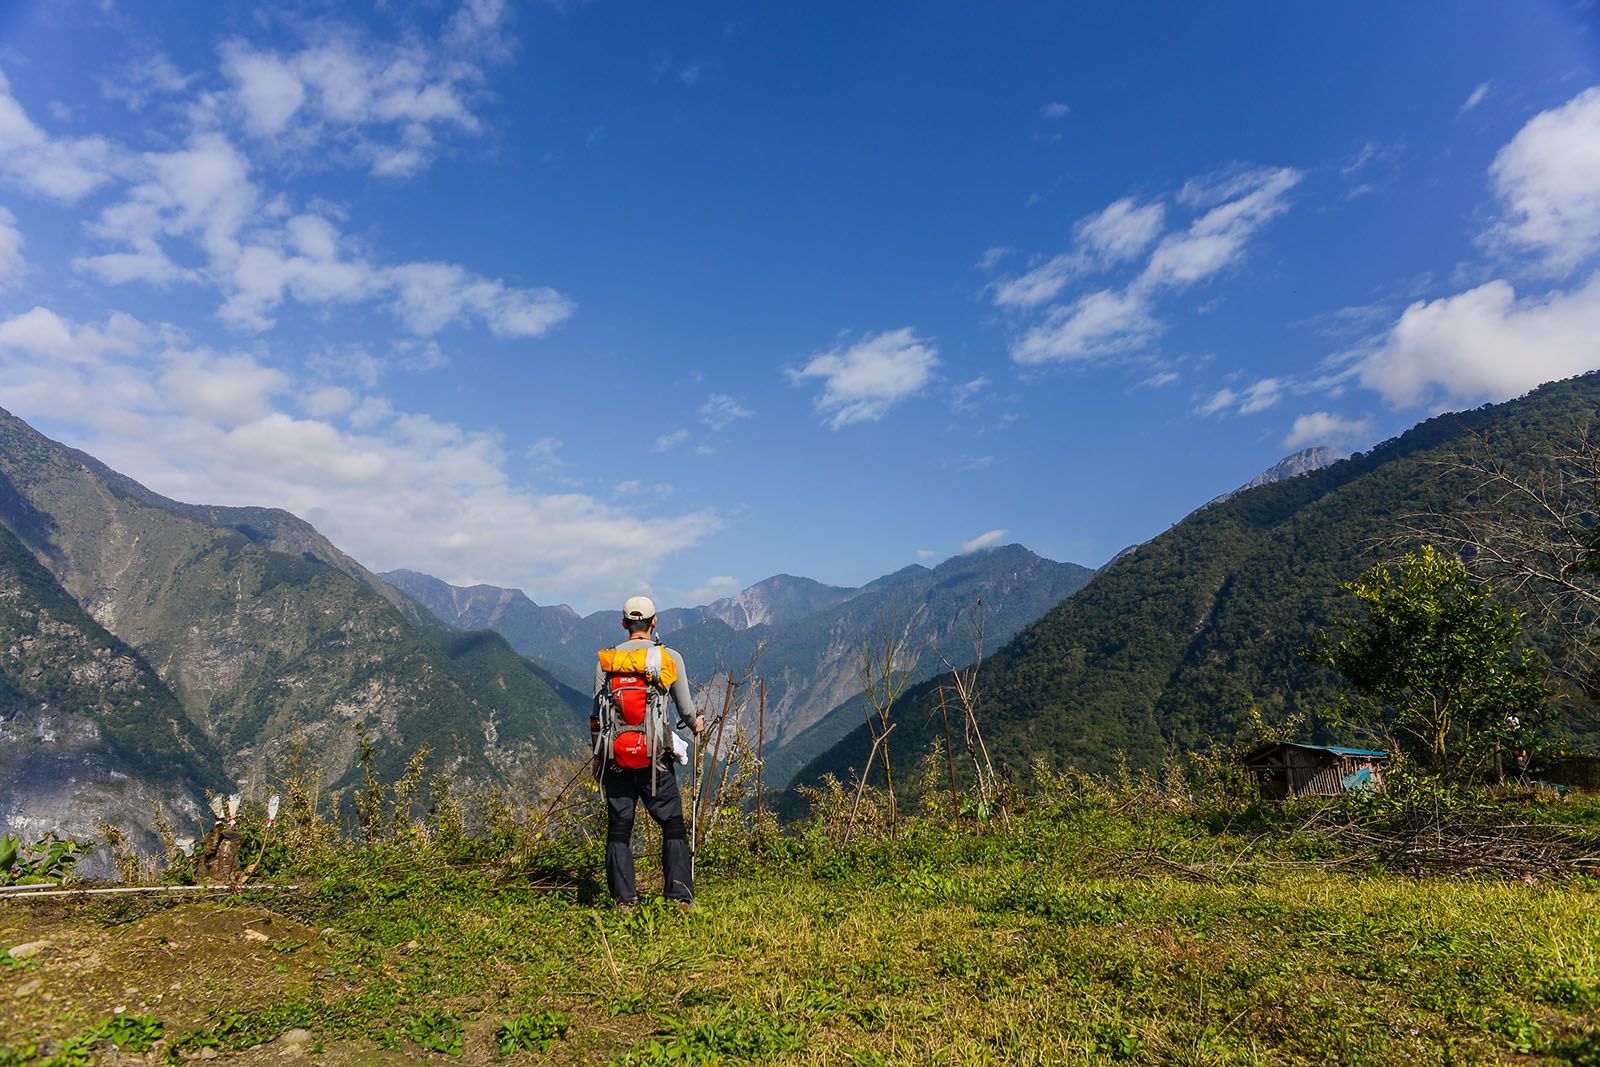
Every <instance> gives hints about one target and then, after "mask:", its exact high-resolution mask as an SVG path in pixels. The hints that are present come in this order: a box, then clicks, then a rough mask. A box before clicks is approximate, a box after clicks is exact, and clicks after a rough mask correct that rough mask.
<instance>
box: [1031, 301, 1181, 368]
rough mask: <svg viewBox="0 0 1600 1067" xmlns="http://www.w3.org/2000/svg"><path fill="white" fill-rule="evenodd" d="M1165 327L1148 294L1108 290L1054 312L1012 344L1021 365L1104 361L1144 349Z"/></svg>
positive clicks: (1054, 309) (1058, 308)
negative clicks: (1152, 306)
mask: <svg viewBox="0 0 1600 1067" xmlns="http://www.w3.org/2000/svg"><path fill="white" fill-rule="evenodd" d="M1159 329H1160V325H1159V323H1157V322H1156V320H1155V318H1154V317H1153V316H1152V315H1151V313H1150V307H1149V305H1148V303H1147V302H1146V300H1145V297H1144V296H1143V294H1141V293H1138V292H1134V291H1132V290H1127V291H1123V292H1115V291H1113V290H1110V289H1102V290H1101V291H1099V292H1096V293H1089V294H1088V295H1087V296H1083V297H1079V298H1078V300H1077V302H1076V303H1073V304H1068V305H1064V306H1059V307H1055V308H1052V309H1051V310H1050V313H1049V316H1048V317H1047V318H1046V320H1045V321H1044V322H1042V323H1040V324H1038V325H1036V326H1034V327H1032V328H1031V329H1029V330H1028V331H1027V332H1026V333H1024V334H1023V335H1022V336H1021V337H1020V338H1018V339H1017V340H1016V342H1015V343H1014V344H1013V345H1012V346H1011V358H1012V359H1014V360H1016V361H1017V362H1018V363H1023V364H1040V363H1053V362H1061V361H1074V362H1077V361H1083V360H1091V359H1098V358H1100V357H1102V356H1106V355H1112V354H1114V353H1117V352H1126V351H1129V350H1131V349H1135V348H1138V347H1140V346H1142V345H1143V344H1144V343H1145V342H1146V341H1148V340H1149V339H1150V338H1151V337H1152V336H1154V334H1155V333H1156V332H1157V331H1158V330H1159Z"/></svg>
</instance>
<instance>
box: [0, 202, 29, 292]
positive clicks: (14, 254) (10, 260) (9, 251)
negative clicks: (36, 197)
mask: <svg viewBox="0 0 1600 1067" xmlns="http://www.w3.org/2000/svg"><path fill="white" fill-rule="evenodd" d="M27 266H28V264H27V261H26V260H24V259H23V258H22V231H21V230H19V229H17V217H16V216H15V215H13V214H11V212H9V211H7V210H6V209H5V208H3V207H0V289H5V288H8V287H9V286H10V285H11V283H12V282H15V281H16V280H17V279H19V278H21V277H22V272H23V271H24V270H26V269H27Z"/></svg>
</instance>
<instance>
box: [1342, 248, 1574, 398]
mask: <svg viewBox="0 0 1600 1067" xmlns="http://www.w3.org/2000/svg"><path fill="white" fill-rule="evenodd" d="M1596 338H1600V274H1596V275H1594V276H1592V277H1591V278H1590V279H1589V280H1588V281H1587V282H1586V283H1585V284H1584V285H1583V286H1581V287H1580V288H1578V289H1575V290H1573V291H1571V292H1564V293H1563V292H1557V293H1550V294H1546V295H1543V296H1540V297H1533V298H1524V299H1522V300H1518V299H1517V296H1516V292H1515V291H1514V290H1513V289H1512V287H1511V285H1510V283H1509V282H1505V281H1498V280H1497V281H1492V282H1489V283H1487V284H1485V285H1480V286H1478V287H1477V288H1476V289H1470V290H1468V291H1467V292H1464V293H1459V294H1457V295H1455V296H1451V297H1446V298H1444V299H1441V300H1435V301H1432V302H1423V301H1419V302H1417V303H1415V304H1412V305H1411V306H1410V307H1408V308H1407V309H1406V310H1405V313H1404V314H1403V315H1401V316H1400V321H1399V322H1398V323H1396V324H1395V326H1394V328H1393V329H1391V330H1390V331H1389V333H1388V335H1387V336H1386V337H1385V338H1384V339H1383V341H1382V343H1381V344H1380V346H1379V347H1378V348H1377V350H1376V351H1374V352H1372V353H1371V354H1369V355H1367V356H1366V357H1365V358H1363V359H1362V360H1361V361H1360V362H1359V364H1358V365H1357V373H1358V375H1359V378H1360V381H1361V384H1362V385H1364V386H1366V387H1367V388H1369V389H1373V390H1375V391H1376V392H1378V393H1379V394H1380V395H1381V396H1382V397H1383V398H1384V400H1386V401H1387V402H1388V403H1389V404H1391V405H1393V406H1395V407H1409V406H1413V405H1418V404H1424V403H1428V404H1440V403H1471V402H1476V401H1482V400H1507V399H1510V398H1511V397H1514V396H1520V395H1521V394H1523V393H1525V392H1527V391H1528V390H1530V389H1532V388H1534V387H1535V386H1537V385H1539V384H1541V383H1543V382H1548V381H1552V380H1554V379H1557V378H1566V377H1570V376H1572V375H1574V374H1582V373H1584V372H1586V371H1591V370H1595V369H1597V368H1600V345H1597V344H1596Z"/></svg>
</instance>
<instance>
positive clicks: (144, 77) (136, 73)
mask: <svg viewBox="0 0 1600 1067" xmlns="http://www.w3.org/2000/svg"><path fill="white" fill-rule="evenodd" d="M191 80H192V79H191V78H189V77H186V76H185V75H184V74H182V73H181V72H180V71H179V70H178V68H177V67H175V66H173V65H172V60H170V59H168V58H167V57H166V56H165V55H163V54H161V53H154V54H152V55H147V56H143V57H141V58H139V59H136V60H134V61H133V62H131V63H129V64H128V66H127V67H126V68H125V69H124V71H123V74H122V76H121V77H120V78H118V79H112V78H101V79H100V95H101V96H104V97H105V98H106V99H107V100H120V101H121V102H122V103H124V104H126V105H127V106H128V108H129V110H132V111H143V110H144V109H145V107H146V105H148V104H149V103H150V100H151V98H152V97H154V96H156V95H157V94H159V93H179V92H182V91H183V90H184V89H186V88H188V87H189V82H190V81H191Z"/></svg>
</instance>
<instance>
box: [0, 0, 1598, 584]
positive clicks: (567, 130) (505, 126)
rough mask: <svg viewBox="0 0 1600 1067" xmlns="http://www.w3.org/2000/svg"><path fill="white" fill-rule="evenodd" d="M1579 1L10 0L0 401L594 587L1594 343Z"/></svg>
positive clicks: (1077, 546) (911, 536)
mask: <svg viewBox="0 0 1600 1067" xmlns="http://www.w3.org/2000/svg"><path fill="white" fill-rule="evenodd" d="M1597 21H1600V19H1597V9H1596V8H1595V6H1594V5H1593V4H1592V3H1583V4H1569V3H1544V2H1526V3H1520V4H1505V3H1462V2H1450V3H1438V4H1392V3H1370V4H1359V3H1358V4H1350V5H1344V6H1342V7H1340V8H1338V9H1337V11H1336V12H1335V11H1333V9H1327V8H1318V9H1311V8H1306V7H1304V6H1303V5H1285V4H1266V3H1242V4H1232V5H1225V6H1224V7H1222V8H1220V9H1217V10H1205V9H1204V6H1203V5H1192V4H1176V3H1173V4H1151V5H1128V4H1114V3H1105V4H1073V5H1062V4H1006V5H998V4H990V5H957V4H947V3H926V2H918V3H880V4H857V3H807V4H761V5H752V4H733V3H704V4H671V5H669V4H649V5H646V4H622V3H612V2H595V3H587V4H576V3H566V4H541V3H527V4H503V3H500V2H497V0H467V2H466V3H464V4H461V5H459V6H457V5H456V4H455V3H453V2H447V3H439V4H421V5H393V4H388V5H384V4H380V5H375V6H372V7H365V6H362V5H356V4H351V5H318V4H301V5H275V6H273V7H271V8H270V9H263V8H262V7H260V6H259V5H253V4H248V5H247V4H232V3H217V4H208V5H198V6H197V5H194V4H177V3H166V4H164V3H153V2H152V3H122V2H110V0H108V2H103V3H99V2H97V3H83V2H77V0H60V2H55V3H42V2H41V3H12V4H8V5H5V6H4V7H0V78H3V82H0V406H3V407H5V408H7V409H9V410H11V411H13V412H15V413H16V414H18V415H21V416H22V417H24V418H27V419H29V420H30V421H31V422H33V423H34V424H35V425H36V426H38V427H39V428H41V429H42V430H44V431H45V432H47V433H49V434H51V435H52V436H55V437H58V438H60V439H63V440H65V441H67V442H69V443H71V444H73V445H76V446H79V447H82V448H85V449H87V450H88V451H90V452H93V453H94V454H96V455H98V456H99V457H100V458H102V459H104V460H105V461H106V462H108V463H110V464H111V465H112V466H114V467H117V468H118V469H120V470H123V471H125V472H126V473H128V474H130V475H132V476H133V477H135V478H138V479H139V480H141V481H143V482H145V483H146V484H148V485H150V486H151V487H152V488H155V489H157V490H159V491H161V492H164V493H167V494H169V495H172V496H175V497H178V498H180V499H184V500H191V501H198V502H208V503H227V504H247V503H248V504H267V505H275V506H279V507H285V508H288V509H290V510H292V511H294V512H295V513H297V514H299V515H302V516H303V517H305V518H307V519H310V520H311V521H312V522H314V523H316V524H317V525H318V526H319V527H320V528H321V529H322V530H323V531H324V532H326V533H327V534H328V535H329V536H330V537H332V538H333V539H334V540H335V541H336V542H337V543H339V544H340V545H341V546H342V547H344V548H345V549H347V550H348V551H350V552H351V553H352V554H354V555H355V556H356V557H357V558H359V559H361V560H362V561H363V562H365V563H367V564H368V565H369V566H372V567H374V568H375V569H388V568H392V567H400V566H406V567H413V568H416V569H419V570H424V571H428V572H430V573H433V574H436V575H438V576H439V577H442V578H445V579H447V580H450V581H454V582H470V581H489V582H494V583H496V584H500V585H510V586H517V587H521V588H524V589H526V590H527V591H528V593H529V594H530V595H532V596H533V597H534V598H535V599H536V600H539V601H540V602H542V603H554V602H561V601H566V602H568V603H571V604H573V605H574V606H575V607H578V608H579V609H581V610H592V609H594V608H597V607H602V606H609V605H610V604H611V603H613V602H615V601H618V600H620V599H621V598H622V597H623V596H626V595H628V594H629V593H632V592H636V591H639V590H641V589H644V590H648V591H649V592H651V593H652V594H653V595H655V596H656V597H657V598H658V599H659V600H661V601H662V602H663V603H689V602H698V601H703V600H706V599H710V598H712V597H715V596H720V595H724V594H726V593H729V592H732V591H735V590H737V589H738V588H740V587H742V586H744V585H748V584H750V583H752V582H755V581H757V580H759V579H761V578H764V577H766V576H768V575H770V574H774V573H778V572H788V573H793V574H802V575H807V576H810V577H814V578H818V579H820V580H823V581H828V582H833V583H838V584H849V585H854V584H859V583H861V582H863V581H866V580H869V579H871V578H873V577H875V576H877V575H879V574H882V573H885V572H888V571H892V570H895V569H897V568H899V567H902V566H905V565H907V564H910V563H915V562H924V563H932V562H935V561H937V560H940V559H944V558H946V557H948V556H950V555H953V554H955V553H958V552H961V551H964V550H969V549H971V548H973V547H976V546H979V545H983V544H992V543H998V542H1002V541H1020V542H1022V543H1023V544H1026V545H1027V546H1029V547H1030V548H1032V549H1034V550H1035V551H1038V552H1040V553H1041V554H1044V555H1047V556H1050V557H1052V558H1055V559H1062V560H1071V561H1075V562H1079V563H1083V564H1086V565H1091V566H1097V565H1099V564H1101V563H1103V562H1105V561H1106V560H1107V559H1109V558H1110V557H1111V556H1112V555H1114V554H1115V553H1116V552H1117V551H1118V550H1120V549H1121V548H1123V547H1124V546H1126V545H1128V544H1130V543H1134V542H1138V541H1142V540H1145V539H1147V538H1149V537H1151V536H1154V535H1155V534H1157V533H1159V532H1161V531H1162V530H1164V529H1166V528H1167V527H1168V526H1169V525H1170V524H1171V523H1173V522H1176V521H1178V520H1179V519H1181V518H1182V517H1183V515H1185V514H1186V513H1187V512H1188V511H1189V510H1190V509H1192V508H1193V507H1195V506H1196V505H1198V504H1200V503H1203V502H1204V501H1206V500H1208V499H1210V498H1211V497H1212V496H1215V495H1216V494H1217V493H1219V492H1222V491H1224V490H1227V489H1230V488H1232V487H1234V486H1236V485H1238V484H1240V483H1242V482H1244V481H1246V480H1247V479H1249V478H1250V477H1251V476H1253V475H1254V474H1256V473H1257V472H1259V471H1260V470H1262V469H1264V468H1266V467H1268V466H1270V465H1272V464H1273V463H1274V462H1276V461H1277V460H1278V459H1279V458H1280V457H1282V456H1283V455H1285V454H1287V453H1289V452H1291V451H1294V450H1296V449H1298V448H1301V447H1306V446H1308V445H1315V444H1328V445H1333V446H1336V447H1339V448H1342V449H1354V448H1366V447H1370V446H1371V445H1372V444H1374V443H1376V442H1377V441H1379V440H1381V439H1383V438H1385V437H1388V436H1391V435H1393V434H1395V433H1397V432H1399V431H1401V430H1403V429H1405V428H1406V427H1408V426H1410V425H1412V424H1413V423H1415V422H1417V421H1418V420H1420V419H1422V418H1425V417H1427V416H1429V415H1431V414H1433V413H1435V412H1437V411H1440V410H1447V409H1450V408H1456V407H1463V406H1472V405H1476V404H1478V403H1482V402H1484V401H1487V400H1499V399H1505V398H1508V397H1511V396H1516V395H1519V394H1521V393H1523V392H1526V391H1527V390H1528V389H1530V388H1532V387H1534V386H1535V385H1537V384H1539V383H1540V382H1542V381H1547V380H1551V379H1553V378H1559V377H1565V376H1567V375H1570V374H1574V373H1579V372H1581V371H1585V370H1590V369H1594V368H1596V367H1600V345H1597V344H1596V343H1595V340H1594V339H1595V338H1596V337H1600V273H1597V265H1600V255H1597V253H1600V39H1597V36H1596V32H1595V31H1596V23H1597Z"/></svg>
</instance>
